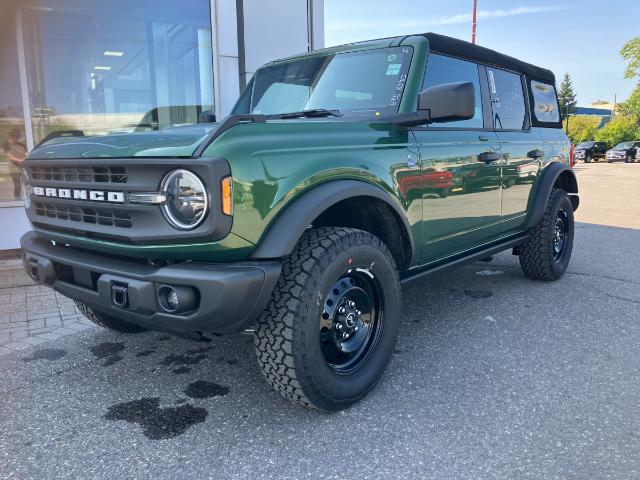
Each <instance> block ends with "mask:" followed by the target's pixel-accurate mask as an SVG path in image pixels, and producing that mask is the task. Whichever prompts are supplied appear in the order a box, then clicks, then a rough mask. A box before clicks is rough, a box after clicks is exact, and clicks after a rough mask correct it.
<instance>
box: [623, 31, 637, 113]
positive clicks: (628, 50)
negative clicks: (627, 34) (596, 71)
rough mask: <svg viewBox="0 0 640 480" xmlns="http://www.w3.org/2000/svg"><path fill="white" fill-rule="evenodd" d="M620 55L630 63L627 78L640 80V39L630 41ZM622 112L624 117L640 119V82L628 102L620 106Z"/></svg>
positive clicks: (625, 73) (626, 71)
mask: <svg viewBox="0 0 640 480" xmlns="http://www.w3.org/2000/svg"><path fill="white" fill-rule="evenodd" d="M620 55H622V58H624V59H625V60H627V61H628V62H629V64H628V65H627V69H626V70H625V72H624V76H625V78H636V77H638V78H640V37H635V38H632V39H631V40H629V41H628V42H627V43H626V44H625V45H624V47H622V50H620ZM620 111H621V113H622V114H623V115H626V116H629V117H635V118H636V121H637V120H638V119H640V82H639V83H638V85H636V88H634V89H633V92H631V96H630V97H629V98H628V99H627V101H626V102H624V103H622V104H621V105H620Z"/></svg>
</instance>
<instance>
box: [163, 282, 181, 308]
mask: <svg viewBox="0 0 640 480" xmlns="http://www.w3.org/2000/svg"><path fill="white" fill-rule="evenodd" d="M165 296H166V300H167V306H168V307H169V308H171V310H177V309H178V307H179V306H180V299H179V298H178V292H176V291H175V290H174V289H173V288H171V287H167V289H166V290H165Z"/></svg>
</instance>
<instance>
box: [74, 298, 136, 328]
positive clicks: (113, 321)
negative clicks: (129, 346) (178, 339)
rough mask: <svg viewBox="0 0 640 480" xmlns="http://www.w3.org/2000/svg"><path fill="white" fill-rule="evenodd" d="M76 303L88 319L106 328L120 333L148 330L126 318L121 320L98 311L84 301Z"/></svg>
mask: <svg viewBox="0 0 640 480" xmlns="http://www.w3.org/2000/svg"><path fill="white" fill-rule="evenodd" d="M75 304H76V308H77V309H78V310H79V311H80V313H82V314H83V315H84V316H85V317H86V318H87V319H88V320H91V321H92V322H93V323H95V324H96V325H98V326H99V327H102V328H106V329H107V330H114V331H116V332H120V333H141V332H146V331H147V330H146V329H145V328H142V327H139V326H137V325H133V324H132V323H128V322H125V321H124V320H120V319H119V318H116V317H110V316H107V315H103V314H101V313H97V312H95V311H94V310H93V309H92V308H91V307H88V306H87V305H85V304H84V303H80V302H77V301H76V302H75Z"/></svg>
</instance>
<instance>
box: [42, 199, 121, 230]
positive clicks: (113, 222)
mask: <svg viewBox="0 0 640 480" xmlns="http://www.w3.org/2000/svg"><path fill="white" fill-rule="evenodd" d="M34 207H35V212H36V215H38V216H40V217H48V218H56V219H58V220H69V221H71V222H80V223H86V224H91V225H105V226H108V227H120V228H131V226H132V223H131V217H130V216H129V214H128V213H127V212H126V211H122V210H114V209H111V208H87V207H75V206H67V205H56V204H53V203H44V202H34Z"/></svg>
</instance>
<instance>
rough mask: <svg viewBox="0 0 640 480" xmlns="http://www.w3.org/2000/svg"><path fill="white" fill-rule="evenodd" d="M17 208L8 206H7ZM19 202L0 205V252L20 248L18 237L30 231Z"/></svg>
mask: <svg viewBox="0 0 640 480" xmlns="http://www.w3.org/2000/svg"><path fill="white" fill-rule="evenodd" d="M14 204H15V205H17V206H9V205H14ZM18 204H20V202H11V203H9V202H7V203H4V204H0V250H12V249H14V248H20V237H21V236H22V235H23V234H24V233H26V232H27V231H29V230H31V225H29V220H27V215H26V214H25V212H24V207H23V206H22V205H21V204H20V205H18Z"/></svg>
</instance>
